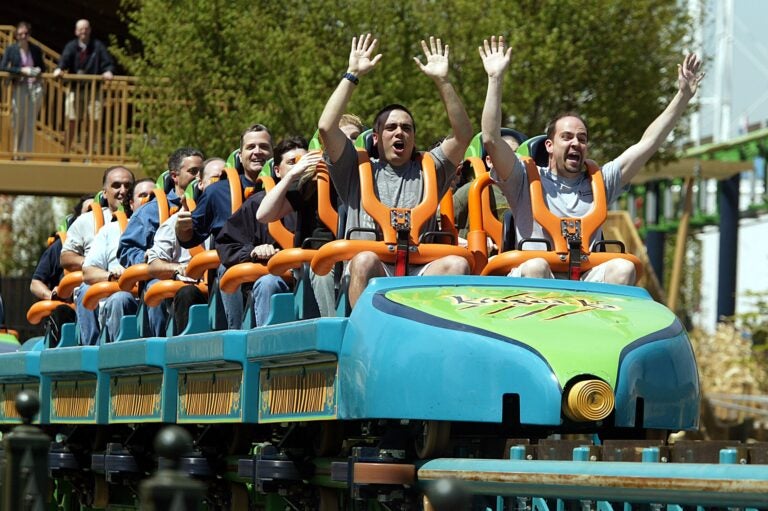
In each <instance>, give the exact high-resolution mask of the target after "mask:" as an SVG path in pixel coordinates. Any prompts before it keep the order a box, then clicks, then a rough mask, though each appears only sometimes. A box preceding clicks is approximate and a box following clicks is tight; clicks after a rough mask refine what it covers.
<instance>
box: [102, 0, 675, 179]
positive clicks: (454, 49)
mask: <svg viewBox="0 0 768 511" xmlns="http://www.w3.org/2000/svg"><path fill="white" fill-rule="evenodd" d="M123 2H124V5H123V7H124V10H125V13H126V16H127V18H128V20H129V26H130V32H131V35H132V36H133V37H134V38H135V39H136V40H138V41H140V44H141V47H140V48H137V47H134V46H132V45H131V44H129V43H127V42H125V43H123V44H122V45H121V47H120V48H116V47H115V46H114V45H113V49H114V51H115V53H116V55H117V57H118V58H119V60H120V61H121V63H122V64H123V65H124V66H125V67H126V68H127V69H128V70H129V72H130V73H131V74H134V75H137V76H139V77H140V78H141V79H142V84H143V86H144V87H147V89H148V90H151V91H153V92H154V95H153V96H154V97H152V99H148V100H147V101H146V102H144V104H142V106H141V110H140V115H141V117H142V119H143V121H144V123H145V124H144V125H145V131H146V133H145V137H144V138H143V139H142V140H143V143H140V144H139V145H137V146H136V147H134V148H133V151H134V152H135V153H136V154H137V155H138V156H139V157H140V159H141V161H142V163H143V164H144V165H145V168H146V169H147V171H148V172H149V173H151V174H157V173H159V172H160V171H161V170H162V169H163V168H164V166H165V159H166V158H167V155H168V154H170V153H171V152H172V151H173V150H174V149H175V148H176V147H178V146H181V145H193V146H198V147H200V148H201V149H203V150H204V151H205V152H206V154H207V155H209V154H210V155H213V154H218V155H222V156H223V155H226V154H228V153H229V152H230V151H231V149H232V148H234V147H236V146H237V144H238V141H239V134H240V132H241V131H242V130H243V129H244V128H245V127H246V126H248V125H249V124H251V123H253V122H261V123H263V124H265V125H267V126H269V127H270V129H271V131H272V132H273V135H274V136H275V137H276V138H280V137H282V136H284V135H288V134H295V133H298V134H303V135H305V136H311V134H312V133H313V132H314V130H315V127H316V124H317V119H318V118H319V115H320V112H321V111H322V108H323V105H324V103H325V101H326V99H327V98H328V97H329V95H330V93H331V92H332V91H333V89H334V88H335V86H336V85H337V83H338V80H339V77H340V76H341V74H342V73H343V72H344V70H345V68H346V62H347V56H348V53H349V45H350V41H351V39H352V37H353V36H354V35H358V34H361V33H365V32H369V31H370V32H372V33H373V34H374V35H375V36H376V37H377V38H378V39H379V41H380V51H381V53H382V54H383V59H382V61H381V63H380V64H379V66H378V67H377V69H375V70H373V72H372V73H371V74H370V75H367V76H365V77H364V79H363V80H361V83H360V86H359V90H358V91H357V92H356V93H355V96H354V97H353V100H352V102H351V104H350V111H351V112H354V113H357V114H358V115H361V116H362V118H363V119H367V120H369V122H370V119H371V117H372V115H373V114H374V113H375V112H376V111H377V110H378V109H379V108H380V107H381V106H383V105H384V104H386V103H390V102H398V103H403V104H406V105H408V106H409V108H410V109H411V110H412V111H413V112H414V114H415V116H416V122H417V125H418V128H419V132H418V143H419V145H420V146H422V147H424V146H427V145H429V144H431V143H432V142H433V141H434V140H436V139H438V138H439V137H442V136H445V134H446V133H447V131H448V123H447V118H446V116H445V113H444V112H443V109H442V105H441V103H440V101H439V98H438V95H437V92H436V90H435V88H434V85H433V84H432V82H431V80H429V79H428V78H427V77H425V76H423V75H422V74H421V73H420V72H419V70H418V68H417V67H416V65H415V64H414V62H413V57H415V56H421V54H422V53H421V48H420V43H419V41H420V40H421V39H423V38H427V37H428V36H430V35H435V36H438V37H441V38H442V39H443V41H444V42H446V43H448V44H449V45H450V48H451V56H450V57H451V65H452V79H453V82H454V84H455V86H456V88H457V90H458V91H459V94H460V95H461V97H462V98H463V99H464V101H465V104H466V106H467V110H468V112H469V115H470V119H472V121H473V123H475V126H474V128H475V130H477V131H479V129H480V126H479V120H480V113H481V111H482V105H483V101H484V98H485V90H486V77H485V73H484V71H483V67H482V63H481V61H480V58H479V56H478V53H477V47H478V45H480V44H481V43H482V40H483V39H484V38H486V37H489V36H490V35H492V34H497V35H498V34H501V35H504V36H505V37H506V38H507V39H508V40H509V41H510V42H511V44H512V47H513V64H512V66H511V70H510V72H509V74H508V78H507V80H506V81H505V87H506V90H505V95H504V99H505V101H504V115H505V116H507V117H509V118H513V119H514V126H515V127H516V128H518V129H520V130H522V131H524V132H527V133H529V134H536V133H540V132H543V129H544V126H545V124H546V122H547V120H548V119H549V118H550V117H551V116H552V115H554V114H555V113H557V112H559V111H563V110H577V111H579V112H581V113H582V114H583V115H585V117H586V118H587V119H588V121H589V123H590V128H591V132H592V136H593V140H595V141H596V143H595V144H594V145H593V147H592V156H594V157H596V158H598V159H604V158H612V157H615V156H617V155H618V154H619V153H620V152H621V151H622V150H623V149H624V148H626V147H627V146H629V145H631V144H632V143H633V142H634V141H636V140H637V139H638V138H639V137H640V135H641V134H642V132H643V130H644V129H645V127H646V126H647V125H648V124H649V123H650V122H651V120H653V118H654V117H655V116H656V115H658V113H659V112H660V111H661V110H662V108H663V105H664V104H665V102H666V101H668V100H669V99H670V98H671V95H672V94H673V93H674V91H675V89H676V78H677V73H676V64H677V63H679V62H680V61H681V60H682V57H681V55H682V52H681V50H682V48H683V47H684V45H685V43H686V34H687V33H688V30H689V26H688V21H687V19H686V17H685V15H684V12H683V11H682V9H681V7H680V5H679V2H673V1H670V0H622V1H615V0H599V1H595V2H583V1H576V0H521V1H518V2H491V1H490V0H484V1H483V0H480V1H478V0H473V1H469V0H455V1H451V2H445V1H437V0H403V1H400V2H374V1H372V0H368V1H365V0H334V1H331V0H297V1H295V2H275V1H273V0H264V1H261V2H247V1H245V0H123Z"/></svg>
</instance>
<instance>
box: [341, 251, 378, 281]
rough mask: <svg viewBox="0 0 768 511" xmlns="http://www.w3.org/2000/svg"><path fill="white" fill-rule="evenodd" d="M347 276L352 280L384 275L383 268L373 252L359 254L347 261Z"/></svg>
mask: <svg viewBox="0 0 768 511" xmlns="http://www.w3.org/2000/svg"><path fill="white" fill-rule="evenodd" d="M349 275H350V277H351V278H353V279H366V280H368V279H370V278H372V277H378V276H382V275H385V272H384V266H383V265H382V264H381V260H379V256H377V255H376V254H375V253H373V252H360V253H359V254H357V255H356V256H355V257H353V258H352V259H351V260H350V261H349Z"/></svg>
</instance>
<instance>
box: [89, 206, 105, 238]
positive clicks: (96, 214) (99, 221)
mask: <svg viewBox="0 0 768 511" xmlns="http://www.w3.org/2000/svg"><path fill="white" fill-rule="evenodd" d="M90 208H91V212H92V213H93V233H94V234H96V233H97V232H99V229H101V228H102V227H104V210H103V209H101V206H99V203H98V201H94V202H93V204H91V206H90Z"/></svg>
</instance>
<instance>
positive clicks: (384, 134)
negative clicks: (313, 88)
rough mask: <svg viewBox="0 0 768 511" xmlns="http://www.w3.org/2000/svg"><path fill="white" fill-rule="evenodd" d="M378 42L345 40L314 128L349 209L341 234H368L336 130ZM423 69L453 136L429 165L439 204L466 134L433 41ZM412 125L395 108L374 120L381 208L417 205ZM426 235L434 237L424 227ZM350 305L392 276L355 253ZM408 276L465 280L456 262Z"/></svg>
mask: <svg viewBox="0 0 768 511" xmlns="http://www.w3.org/2000/svg"><path fill="white" fill-rule="evenodd" d="M376 45H377V40H376V39H373V38H372V37H371V34H367V35H365V36H363V35H361V36H360V37H359V38H357V37H355V38H353V39H352V48H351V51H350V53H349V64H348V67H347V71H346V73H344V74H343V76H342V77H341V80H340V81H339V85H338V86H337V87H336V90H335V91H334V92H333V94H332V95H331V97H330V99H328V102H327V103H326V105H325V109H324V110H323V113H322V115H321V116H320V121H319V123H318V127H319V130H320V137H321V139H322V141H323V146H324V149H325V157H326V159H327V160H328V163H329V172H330V175H331V179H332V180H333V183H334V186H335V187H336V190H337V191H338V193H339V197H340V198H341V200H342V201H343V202H344V203H346V204H347V205H348V210H347V223H346V226H345V232H347V231H349V229H351V228H354V227H367V228H373V227H374V226H375V225H374V222H373V219H372V218H371V217H370V216H369V215H368V214H366V213H365V211H363V209H362V208H361V205H360V200H361V197H360V177H359V174H358V163H357V153H356V151H355V148H354V146H353V145H352V142H350V141H349V139H347V137H346V136H345V135H344V132H343V131H342V130H341V129H340V128H339V119H340V118H341V116H342V114H343V113H344V112H345V111H346V109H347V105H348V103H349V100H350V98H351V97H352V93H353V92H354V90H355V88H356V87H357V84H358V82H359V80H360V78H362V77H363V76H365V75H366V74H368V72H370V71H371V70H372V69H373V68H374V67H375V66H376V64H377V63H378V62H379V61H380V60H381V54H378V55H375V56H374V52H375V49H376ZM421 45H422V48H423V50H424V55H425V57H426V64H422V62H421V61H420V60H419V59H418V58H414V60H415V61H416V63H417V65H418V66H419V69H421V71H422V72H423V73H424V74H425V75H426V76H428V77H429V78H431V79H432V81H434V83H435V85H436V86H437V89H438V91H439V93H440V97H441V99H442V101H443V104H444V106H445V110H446V112H447V114H448V120H449V121H450V123H451V129H452V133H451V135H450V136H449V137H447V138H446V139H445V140H444V141H443V142H442V143H441V144H440V146H438V147H437V148H435V149H433V150H432V151H430V154H431V156H432V158H433V159H434V160H435V167H436V171H437V182H438V190H439V194H440V196H442V195H443V194H444V193H445V192H447V191H448V189H449V187H450V184H451V180H452V178H453V175H454V173H455V169H456V165H457V164H458V162H460V161H461V160H462V158H463V156H464V151H465V150H466V149H467V146H468V145H469V142H470V140H471V139H472V135H473V133H472V126H471V125H470V122H469V117H468V116H467V112H466V110H465V109H464V105H463V104H462V102H461V100H460V99H459V96H458V94H456V91H455V90H454V88H453V85H452V84H451V82H450V80H449V79H448V46H447V45H446V46H445V47H443V44H442V42H441V40H440V39H435V38H434V37H430V38H429V45H427V43H426V42H425V41H422V42H421ZM415 134H416V124H415V122H414V120H413V117H412V116H411V113H410V112H409V111H408V109H407V108H405V107H404V106H402V105H397V104H391V105H388V106H386V107H384V108H382V109H381V110H380V111H379V113H378V114H377V115H376V118H375V119H374V125H373V142H374V145H375V146H376V149H377V150H378V154H379V158H378V159H375V158H372V159H371V164H372V167H373V173H374V180H375V186H376V190H377V192H378V197H379V200H380V201H381V202H382V203H383V204H384V205H385V206H388V207H397V208H413V207H414V206H416V205H417V204H418V203H419V202H420V201H421V198H422V174H421V168H420V166H419V164H418V163H417V162H416V161H415V160H414V156H415V152H416V149H415V140H414V139H415ZM425 230H436V229H435V228H434V226H430V225H427V226H426V227H425ZM347 271H348V272H349V275H350V282H349V301H350V303H351V304H352V305H353V306H354V304H355V302H357V299H358V297H359V296H360V294H361V293H362V292H363V290H364V289H365V286H366V285H367V284H368V281H369V280H370V279H371V278H373V277H380V276H385V275H390V274H392V268H391V265H386V264H383V263H382V262H381V261H380V260H379V258H378V257H377V256H376V254H374V253H373V252H361V253H359V254H357V255H355V256H354V257H353V258H352V260H350V261H349V265H348V268H347ZM410 273H411V274H412V275H422V274H423V275H439V274H467V273H469V265H468V263H467V262H466V260H464V259H463V258H461V257H459V256H446V257H443V258H440V259H438V260H436V261H433V262H431V263H429V264H427V265H424V266H411V268H410Z"/></svg>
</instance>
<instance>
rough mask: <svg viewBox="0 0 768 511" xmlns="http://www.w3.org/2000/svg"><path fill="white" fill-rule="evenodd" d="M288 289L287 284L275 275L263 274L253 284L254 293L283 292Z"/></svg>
mask: <svg viewBox="0 0 768 511" xmlns="http://www.w3.org/2000/svg"><path fill="white" fill-rule="evenodd" d="M288 290H289V287H288V284H286V283H285V281H284V280H283V279H282V278H281V277H278V276H276V275H264V276H263V277H261V278H260V279H259V280H257V281H256V282H255V283H254V285H253V292H254V294H257V293H269V294H275V293H285V292H287V291H288Z"/></svg>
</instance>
